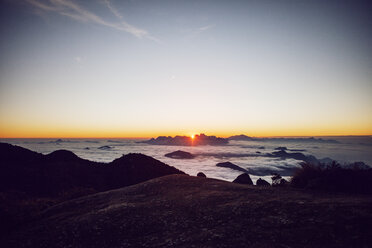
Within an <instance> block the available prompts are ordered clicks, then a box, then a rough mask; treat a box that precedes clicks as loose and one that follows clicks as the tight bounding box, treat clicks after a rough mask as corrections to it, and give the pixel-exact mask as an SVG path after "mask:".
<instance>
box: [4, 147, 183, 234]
mask: <svg viewBox="0 0 372 248" xmlns="http://www.w3.org/2000/svg"><path fill="white" fill-rule="evenodd" d="M0 172H1V173H0V218H1V222H0V232H1V231H7V230H11V229H13V228H15V227H16V226H17V225H18V224H19V223H22V222H24V221H25V220H28V219H30V218H32V216H33V215H34V213H36V212H38V211H39V210H41V209H43V208H46V207H48V206H51V205H53V204H56V203H58V202H61V201H63V200H66V199H71V198H76V197H78V196H83V195H88V194H92V193H96V192H101V191H106V190H110V189H115V188H120V187H124V186H128V185H132V184H136V183H140V182H144V181H146V180H149V179H152V178H156V177H160V176H164V175H170V174H184V173H183V172H182V171H180V170H178V169H176V168H174V167H171V166H168V165H166V164H164V163H162V162H160V161H158V160H156V159H153V158H151V157H149V156H146V155H143V154H128V155H123V156H122V157H121V158H118V159H115V160H114V161H112V162H111V163H97V162H93V161H89V160H85V159H81V158H79V157H78V156H76V155H75V154H74V153H72V152H70V151H66V150H58V151H55V152H52V153H50V154H48V155H43V154H40V153H36V152H33V151H30V150H27V149H25V148H22V147H19V146H13V145H10V144H6V143H0Z"/></svg>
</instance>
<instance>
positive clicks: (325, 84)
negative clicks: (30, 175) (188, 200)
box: [0, 0, 372, 137]
mask: <svg viewBox="0 0 372 248" xmlns="http://www.w3.org/2000/svg"><path fill="white" fill-rule="evenodd" d="M371 27H372V7H371V6H369V5H367V4H365V3H363V2H361V1H360V2H359V1H342V0H340V1H320V0H319V1H303V0H297V1H294V0H276V1H269V0H263V1H258V0H257V1H248V0H247V1H218V0H215V1H209V0H205V1H193V0H189V1H178V0H172V1H171V0H169V1H165V0H164V1H162V0H159V1H157V0H156V1H154V0H149V1H144V0H132V1H118V0H91V1H77V0H23V1H22V0H16V1H14V0H13V1H11V0H3V1H1V2H0V29H1V36H0V55H1V56H0V137H153V136H158V135H177V134H178V135H191V134H195V133H206V134H209V135H218V136H222V137H226V136H229V135H234V134H241V133H244V134H246V135H250V136H318V135H371V134H372V49H371V47H370V45H371V44H372V29H371Z"/></svg>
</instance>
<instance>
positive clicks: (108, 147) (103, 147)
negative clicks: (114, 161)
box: [98, 146, 112, 150]
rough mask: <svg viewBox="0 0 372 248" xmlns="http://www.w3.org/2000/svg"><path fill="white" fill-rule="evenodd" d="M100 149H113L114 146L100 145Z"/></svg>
mask: <svg viewBox="0 0 372 248" xmlns="http://www.w3.org/2000/svg"><path fill="white" fill-rule="evenodd" d="M98 149H100V150H110V149H112V147H111V146H101V147H98Z"/></svg>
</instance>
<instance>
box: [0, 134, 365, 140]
mask: <svg viewBox="0 0 372 248" xmlns="http://www.w3.org/2000/svg"><path fill="white" fill-rule="evenodd" d="M200 134H202V133H199V134H195V135H200ZM237 135H246V134H234V135H229V136H223V135H222V136H217V135H213V134H211V135H207V136H216V137H219V138H229V137H232V136H237ZM160 136H166V137H168V136H170V137H175V136H191V135H186V134H178V135H157V136H146V137H118V136H107V137H94V136H93V137H92V136H86V137H71V136H52V137H0V139H151V138H154V137H160ZM246 136H248V137H252V138H301V137H306V138H311V137H368V136H372V134H357V135H356V134H346V135H345V134H343V135H334V134H332V135H324V134H323V135H271V136H270V135H269V136H250V135H246Z"/></svg>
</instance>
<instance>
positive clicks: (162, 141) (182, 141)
mask: <svg viewBox="0 0 372 248" xmlns="http://www.w3.org/2000/svg"><path fill="white" fill-rule="evenodd" d="M142 143H147V144H150V145H168V146H199V145H227V144H228V143H229V141H228V139H225V138H219V137H216V136H208V135H205V134H200V135H195V136H194V138H191V137H189V136H175V137H171V136H159V137H157V138H156V139H154V138H152V139H150V140H147V141H142Z"/></svg>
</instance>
